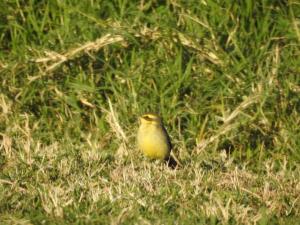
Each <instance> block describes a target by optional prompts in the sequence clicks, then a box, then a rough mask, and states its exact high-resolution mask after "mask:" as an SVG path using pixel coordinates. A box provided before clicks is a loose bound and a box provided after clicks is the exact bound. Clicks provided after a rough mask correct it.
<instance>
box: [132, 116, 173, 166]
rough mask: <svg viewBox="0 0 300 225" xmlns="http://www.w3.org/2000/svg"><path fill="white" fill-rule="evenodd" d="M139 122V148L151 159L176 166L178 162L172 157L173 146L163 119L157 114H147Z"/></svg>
mask: <svg viewBox="0 0 300 225" xmlns="http://www.w3.org/2000/svg"><path fill="white" fill-rule="evenodd" d="M139 120H140V126H139V129H138V134H137V144H138V148H139V149H140V150H141V151H142V152H143V154H144V155H145V156H146V157H148V158H150V159H158V160H162V161H166V162H167V164H168V165H169V166H171V167H174V166H176V161H175V160H174V159H173V157H171V155H170V154H171V149H172V144H171V140H170V137H169V135H168V132H167V130H166V129H165V127H164V124H163V121H162V118H161V117H160V116H159V115H158V114H156V113H146V114H143V115H142V116H140V117H139Z"/></svg>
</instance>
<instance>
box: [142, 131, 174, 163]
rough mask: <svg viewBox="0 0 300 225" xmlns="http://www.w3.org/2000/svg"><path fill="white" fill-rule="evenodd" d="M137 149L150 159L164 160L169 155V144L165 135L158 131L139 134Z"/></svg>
mask: <svg viewBox="0 0 300 225" xmlns="http://www.w3.org/2000/svg"><path fill="white" fill-rule="evenodd" d="M138 142H139V143H138V145H139V148H140V149H141V150H142V152H143V153H144V154H145V156H147V157H148V158H151V159H166V158H168V157H169V155H170V150H171V149H170V144H169V142H168V138H167V136H166V134H164V133H162V132H160V131H155V130H154V131H152V132H143V131H141V132H140V133H139V140H138Z"/></svg>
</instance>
